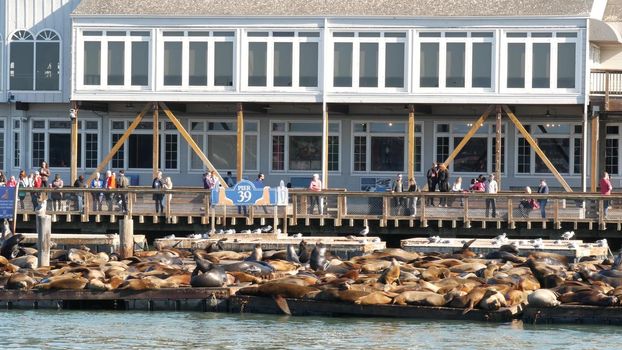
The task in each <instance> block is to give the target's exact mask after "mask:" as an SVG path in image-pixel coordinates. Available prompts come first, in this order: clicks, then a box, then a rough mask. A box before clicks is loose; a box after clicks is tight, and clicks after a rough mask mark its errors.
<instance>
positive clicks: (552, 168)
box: [503, 105, 572, 192]
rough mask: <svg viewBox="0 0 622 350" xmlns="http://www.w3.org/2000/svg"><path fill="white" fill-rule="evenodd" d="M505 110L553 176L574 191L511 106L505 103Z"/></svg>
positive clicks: (570, 190) (567, 189) (569, 190)
mask: <svg viewBox="0 0 622 350" xmlns="http://www.w3.org/2000/svg"><path fill="white" fill-rule="evenodd" d="M503 110H504V111H505V114H507V115H508V117H509V118H510V120H511V121H512V123H514V125H515V126H516V128H517V129H518V131H519V132H520V133H521V134H522V135H523V137H524V138H525V140H527V142H528V143H529V145H530V146H531V148H533V149H534V151H535V152H536V154H537V155H538V156H539V157H540V159H542V162H543V163H544V165H546V167H547V168H548V169H549V170H550V171H551V173H553V176H555V178H556V179H557V181H559V183H560V184H561V185H562V187H563V188H564V189H565V190H566V192H572V188H570V186H569V185H568V183H567V182H566V180H564V177H563V176H561V174H560V173H559V171H557V169H556V168H555V166H554V165H553V163H551V161H550V160H549V158H548V157H547V156H546V154H544V152H543V151H542V149H540V146H538V143H537V142H536V140H534V139H533V137H531V135H530V134H529V132H528V131H527V130H526V129H525V127H524V126H523V124H521V122H520V121H519V120H518V118H516V116H515V115H514V113H513V112H512V110H510V108H509V107H508V106H506V105H503Z"/></svg>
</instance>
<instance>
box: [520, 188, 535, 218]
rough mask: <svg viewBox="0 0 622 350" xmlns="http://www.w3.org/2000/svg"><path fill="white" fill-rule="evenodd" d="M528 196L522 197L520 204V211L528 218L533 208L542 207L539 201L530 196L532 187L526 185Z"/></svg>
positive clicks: (522, 215)
mask: <svg viewBox="0 0 622 350" xmlns="http://www.w3.org/2000/svg"><path fill="white" fill-rule="evenodd" d="M525 194H526V196H525V197H524V198H523V199H521V201H520V203H519V204H518V211H519V212H520V215H521V217H523V218H528V217H529V214H530V213H531V210H532V209H537V208H540V205H539V204H538V202H537V201H535V200H534V199H533V198H531V197H530V195H531V187H529V186H527V187H525Z"/></svg>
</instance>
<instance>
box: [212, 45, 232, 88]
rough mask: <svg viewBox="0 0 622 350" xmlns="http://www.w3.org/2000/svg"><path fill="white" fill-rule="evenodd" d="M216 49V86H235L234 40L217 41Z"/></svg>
mask: <svg viewBox="0 0 622 350" xmlns="http://www.w3.org/2000/svg"><path fill="white" fill-rule="evenodd" d="M214 51H215V55H214V86H233V62H234V60H233V42H230V41H223V42H220V41H219V42H215V43H214Z"/></svg>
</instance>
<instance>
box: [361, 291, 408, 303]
mask: <svg viewBox="0 0 622 350" xmlns="http://www.w3.org/2000/svg"><path fill="white" fill-rule="evenodd" d="M397 295H398V294H395V293H387V292H372V293H370V294H368V295H366V296H363V297H360V298H358V299H356V300H355V301H354V303H355V304H358V305H382V304H389V303H391V302H392V301H393V298H394V297H396V296H397Z"/></svg>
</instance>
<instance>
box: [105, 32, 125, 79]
mask: <svg viewBox="0 0 622 350" xmlns="http://www.w3.org/2000/svg"><path fill="white" fill-rule="evenodd" d="M124 52H125V43H124V42H123V41H109V42H108V85H123V84H124V83H125V77H124V74H125V67H124V66H125V54H124Z"/></svg>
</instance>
